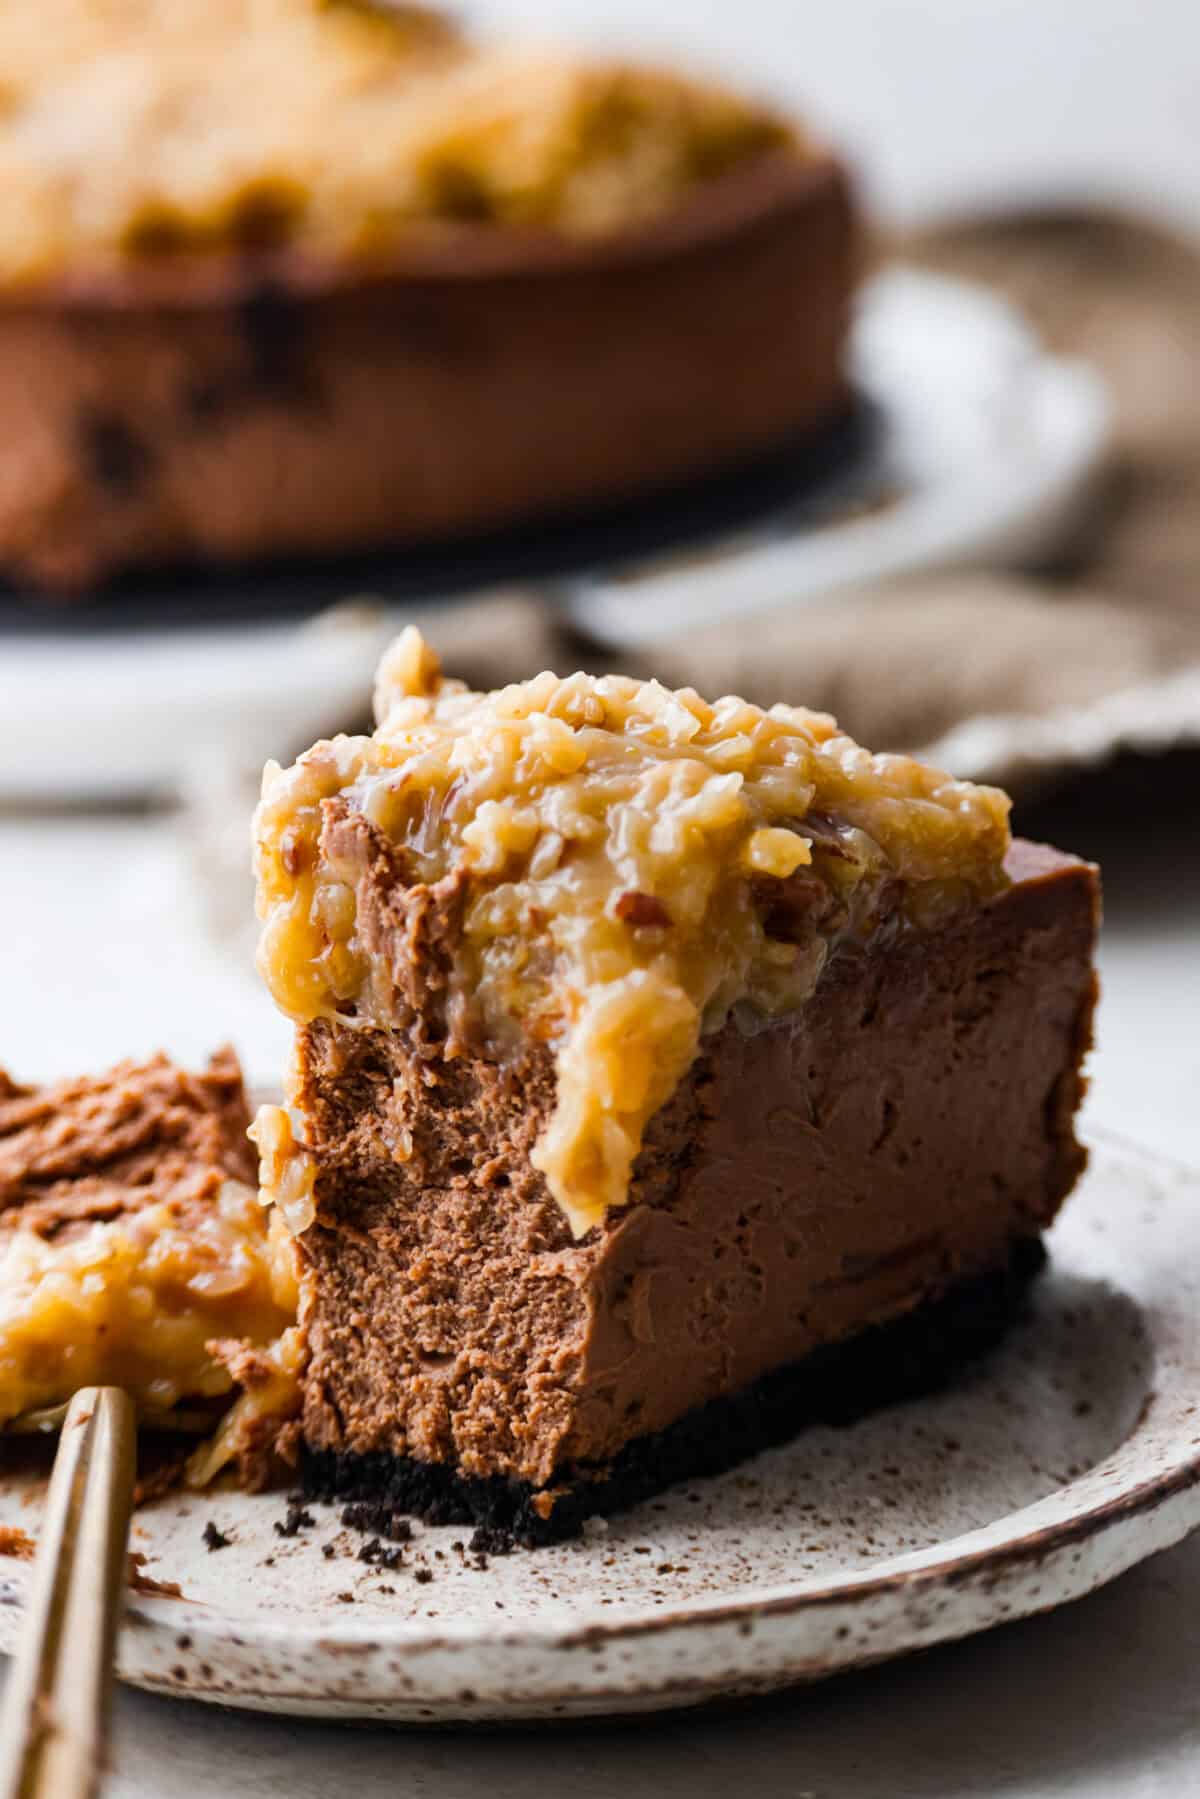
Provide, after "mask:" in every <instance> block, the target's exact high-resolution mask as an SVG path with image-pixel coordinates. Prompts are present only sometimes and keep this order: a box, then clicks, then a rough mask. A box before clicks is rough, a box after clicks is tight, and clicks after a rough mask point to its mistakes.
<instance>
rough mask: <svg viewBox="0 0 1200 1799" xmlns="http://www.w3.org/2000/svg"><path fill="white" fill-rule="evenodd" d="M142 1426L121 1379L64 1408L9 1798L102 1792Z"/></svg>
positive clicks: (10, 1712) (8, 1711)
mask: <svg viewBox="0 0 1200 1799" xmlns="http://www.w3.org/2000/svg"><path fill="white" fill-rule="evenodd" d="M135 1465H136V1427H135V1418H134V1409H133V1404H132V1401H131V1400H130V1398H129V1395H128V1394H127V1393H123V1392H122V1391H121V1390H120V1388H118V1387H85V1388H83V1389H82V1390H81V1391H80V1392H78V1393H77V1394H76V1395H75V1397H74V1399H73V1400H72V1401H71V1404H70V1406H69V1407H68V1409H67V1415H66V1419H65V1421H64V1423H63V1427H62V1435H61V1437H60V1438H59V1444H58V1454H57V1455H56V1457H55V1459H54V1472H53V1475H52V1476H51V1480H50V1491H49V1494H48V1496H47V1500H46V1513H45V1521H44V1523H43V1526H42V1532H41V1537H40V1539H39V1542H38V1552H37V1561H36V1563H35V1565H34V1571H33V1582H32V1586H31V1590H30V1598H29V1602H28V1605H27V1607H26V1614H25V1624H24V1632H23V1635H22V1639H21V1643H20V1647H19V1648H18V1651H17V1654H16V1657H15V1659H14V1661H13V1664H12V1667H11V1669H10V1671H9V1679H8V1690H7V1692H6V1693H5V1696H4V1708H3V1712H2V1713H0V1799H93V1796H94V1795H95V1794H96V1793H97V1792H98V1791H99V1786H100V1780H101V1776H102V1774H103V1771H104V1765H105V1757H106V1753H107V1746H108V1729H109V1714H110V1710H111V1699H112V1684H113V1653H114V1649H115V1645H116V1635H117V1624H118V1622H119V1619H120V1615H121V1607H122V1602H123V1600H124V1596H125V1569H126V1563H125V1549H126V1543H127V1541H128V1537H129V1516H130V1512H131V1510H132V1508H133V1484H134V1473H135Z"/></svg>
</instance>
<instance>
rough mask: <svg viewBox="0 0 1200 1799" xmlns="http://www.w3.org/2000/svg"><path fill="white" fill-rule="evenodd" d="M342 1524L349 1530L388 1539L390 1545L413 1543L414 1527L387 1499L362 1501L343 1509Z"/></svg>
mask: <svg viewBox="0 0 1200 1799" xmlns="http://www.w3.org/2000/svg"><path fill="white" fill-rule="evenodd" d="M342 1523H343V1524H344V1525H345V1526H346V1528H347V1529H348V1530H361V1531H362V1532H363V1533H364V1534H365V1533H366V1532H368V1531H369V1532H370V1533H371V1535H372V1536H376V1537H386V1538H387V1539H388V1541H389V1542H390V1543H411V1541H412V1534H413V1532H412V1525H411V1524H410V1523H409V1521H408V1519H407V1518H406V1517H405V1516H404V1514H403V1513H402V1512H400V1511H399V1510H398V1509H397V1508H396V1507H395V1506H394V1505H389V1503H388V1502H387V1500H385V1499H360V1500H356V1501H355V1502H354V1503H353V1504H352V1505H347V1506H343V1507H342Z"/></svg>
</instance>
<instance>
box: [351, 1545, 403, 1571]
mask: <svg viewBox="0 0 1200 1799" xmlns="http://www.w3.org/2000/svg"><path fill="white" fill-rule="evenodd" d="M358 1560H359V1561H360V1562H366V1564H367V1565H368V1567H373V1568H387V1569H389V1570H390V1569H396V1568H402V1567H403V1566H404V1551H403V1549H400V1548H396V1549H386V1548H385V1547H384V1545H383V1544H382V1543H381V1542H380V1540H379V1538H378V1537H372V1538H371V1539H370V1541H369V1542H367V1543H364V1544H363V1546H362V1548H361V1549H360V1550H359V1552H358Z"/></svg>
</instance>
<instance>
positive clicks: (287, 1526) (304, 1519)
mask: <svg viewBox="0 0 1200 1799" xmlns="http://www.w3.org/2000/svg"><path fill="white" fill-rule="evenodd" d="M315 1523H316V1519H315V1518H314V1517H313V1515H312V1513H311V1512H310V1511H309V1510H308V1508H307V1506H303V1505H297V1504H296V1502H295V1500H290V1501H289V1502H288V1509H287V1517H286V1518H285V1519H284V1521H283V1523H282V1524H281V1523H280V1522H279V1520H278V1518H276V1520H275V1535H276V1536H277V1537H295V1536H298V1535H299V1534H300V1532H301V1531H302V1530H308V1529H309V1528H310V1527H311V1526H312V1525H314V1524H315Z"/></svg>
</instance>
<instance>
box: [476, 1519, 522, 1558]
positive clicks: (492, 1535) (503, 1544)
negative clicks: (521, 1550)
mask: <svg viewBox="0 0 1200 1799" xmlns="http://www.w3.org/2000/svg"><path fill="white" fill-rule="evenodd" d="M516 1546H517V1545H516V1539H515V1537H514V1536H513V1534H512V1532H511V1531H510V1530H505V1529H504V1528H503V1527H502V1526H501V1525H499V1524H481V1525H480V1526H479V1528H478V1530H477V1531H476V1532H475V1534H474V1535H473V1536H472V1538H471V1541H470V1544H469V1547H470V1548H471V1549H472V1550H473V1551H474V1553H475V1554H476V1555H511V1554H512V1552H513V1550H514V1549H515V1548H516Z"/></svg>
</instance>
